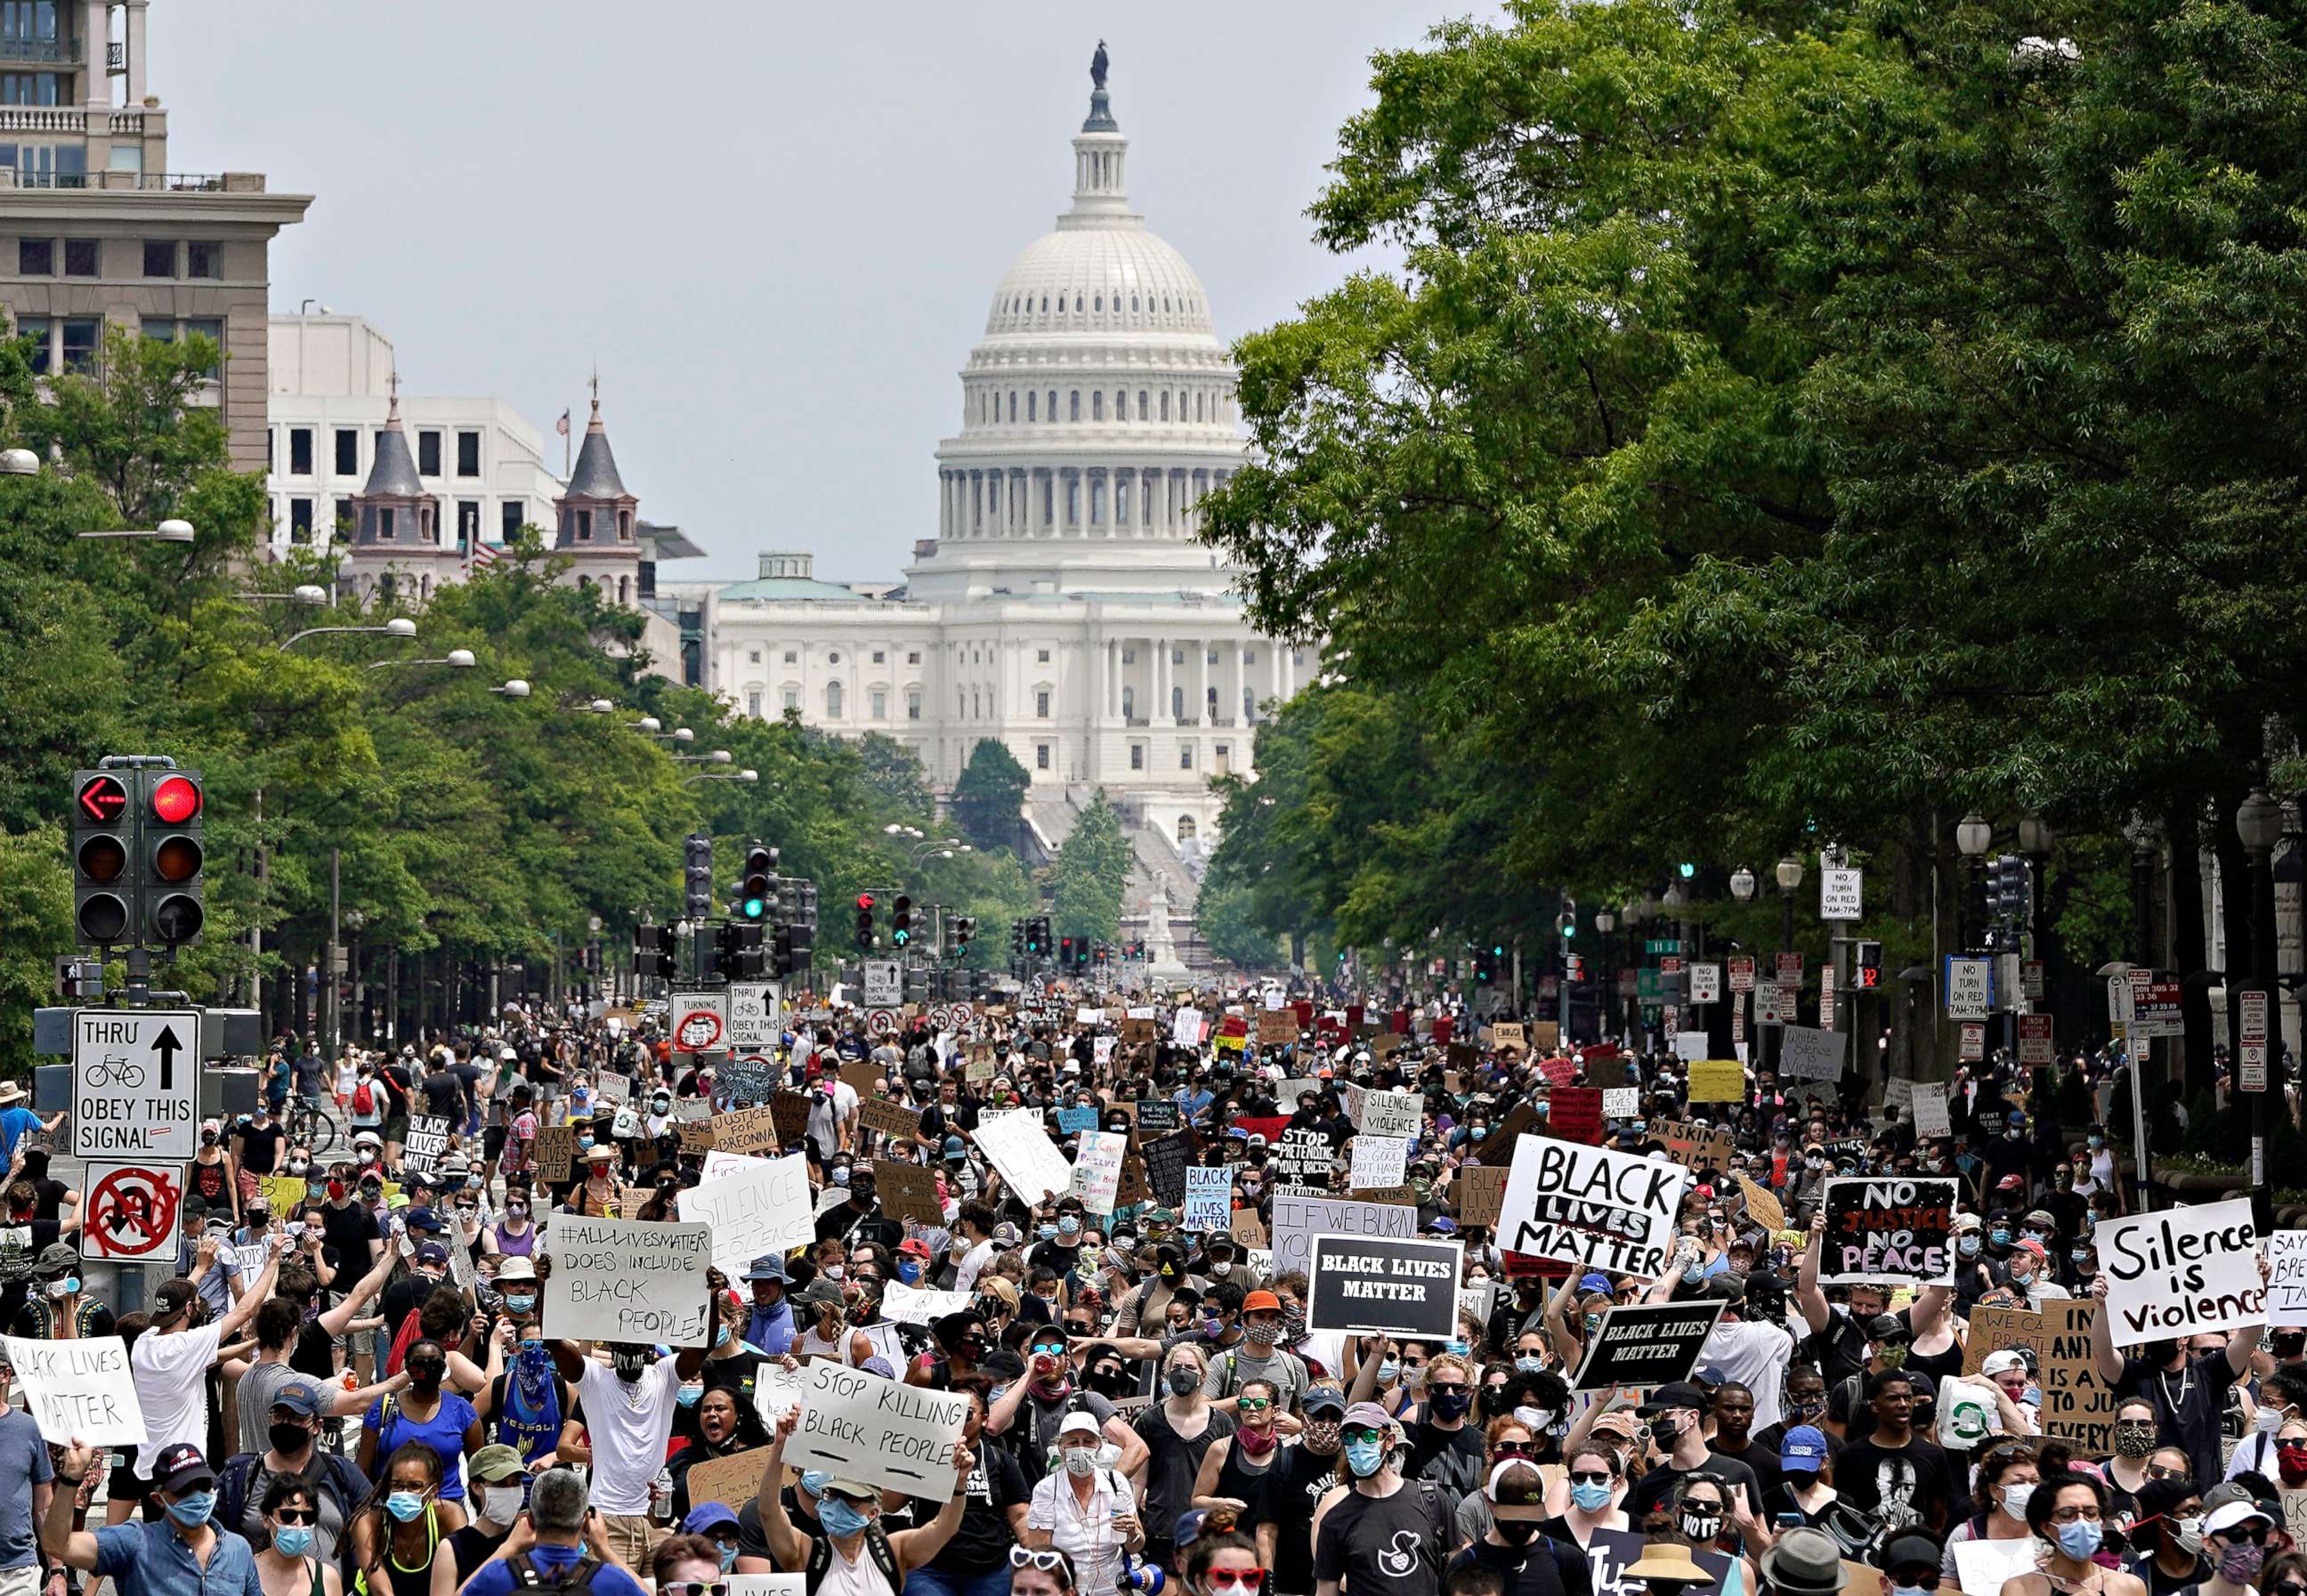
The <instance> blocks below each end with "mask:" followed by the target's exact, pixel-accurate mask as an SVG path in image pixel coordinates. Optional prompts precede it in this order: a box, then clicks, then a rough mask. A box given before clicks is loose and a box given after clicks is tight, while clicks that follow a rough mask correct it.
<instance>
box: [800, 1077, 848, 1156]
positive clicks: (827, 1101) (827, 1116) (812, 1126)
mask: <svg viewBox="0 0 2307 1596" xmlns="http://www.w3.org/2000/svg"><path fill="white" fill-rule="evenodd" d="M856 1112H857V1088H856V1087H854V1086H853V1085H850V1084H849V1083H848V1082H847V1081H845V1080H841V1079H839V1078H838V1077H836V1079H835V1080H834V1082H833V1093H832V1095H830V1096H828V1095H827V1094H824V1093H823V1092H811V1093H810V1094H809V1134H810V1135H811V1136H813V1137H816V1138H817V1145H818V1146H820V1147H822V1148H824V1149H825V1150H826V1151H827V1152H828V1153H830V1152H833V1151H834V1150H835V1149H836V1148H837V1147H839V1146H841V1127H842V1125H843V1124H844V1123H845V1121H847V1120H850V1119H852V1118H853V1117H854V1116H855V1114H856Z"/></svg>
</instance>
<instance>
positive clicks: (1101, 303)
mask: <svg viewBox="0 0 2307 1596" xmlns="http://www.w3.org/2000/svg"><path fill="white" fill-rule="evenodd" d="M1104 308H1105V296H1104V295H1102V294H1100V295H1099V296H1097V297H1096V298H1095V299H1093V300H1092V301H1091V302H1090V309H1092V310H1094V311H1102V310H1103V309H1104Z"/></svg>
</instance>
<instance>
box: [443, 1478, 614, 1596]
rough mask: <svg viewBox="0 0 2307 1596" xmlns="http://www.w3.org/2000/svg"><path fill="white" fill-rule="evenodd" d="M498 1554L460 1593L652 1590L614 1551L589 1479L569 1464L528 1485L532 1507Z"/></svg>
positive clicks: (507, 1595)
mask: <svg viewBox="0 0 2307 1596" xmlns="http://www.w3.org/2000/svg"><path fill="white" fill-rule="evenodd" d="M521 1516H522V1520H523V1522H522V1523H519V1524H516V1525H515V1526H514V1527H513V1532H512V1533H511V1535H510V1536H509V1537H508V1538H507V1539H506V1540H505V1543H504V1546H503V1547H502V1549H500V1550H499V1551H498V1553H497V1555H496V1556H495V1557H492V1558H490V1559H489V1560H488V1561H487V1562H485V1563H484V1564H482V1565H481V1566H480V1568H479V1570H478V1571H477V1572H476V1573H475V1574H474V1575H473V1577H472V1578H470V1579H468V1580H467V1581H466V1582H465V1586H464V1590H463V1591H462V1592H460V1593H459V1596H515V1593H516V1592H522V1591H527V1590H534V1589H537V1588H539V1587H542V1588H544V1589H547V1590H554V1591H559V1592H564V1593H565V1596H579V1593H580V1592H591V1596H648V1592H646V1591H645V1590H644V1589H643V1588H642V1586H641V1583H640V1582H639V1580H638V1579H635V1578H634V1577H633V1575H632V1573H631V1571H630V1570H629V1569H627V1568H626V1567H624V1566H622V1564H620V1563H619V1562H617V1560H616V1559H615V1558H614V1557H612V1556H610V1555H609V1550H608V1545H607V1543H606V1542H605V1540H602V1539H601V1536H600V1534H599V1532H598V1524H599V1520H598V1517H597V1515H596V1514H595V1513H594V1512H593V1507H592V1503H591V1501H590V1500H589V1499H588V1497H587V1493H586V1489H585V1481H584V1480H581V1479H579V1478H578V1476H577V1474H576V1472H575V1471H573V1470H570V1469H547V1470H546V1471H545V1472H544V1473H542V1474H539V1475H538V1476H537V1477H536V1484H535V1485H534V1486H532V1487H530V1488H529V1493H528V1511H527V1513H525V1514H522V1515H521Z"/></svg>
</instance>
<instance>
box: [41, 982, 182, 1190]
mask: <svg viewBox="0 0 2307 1596" xmlns="http://www.w3.org/2000/svg"><path fill="white" fill-rule="evenodd" d="M200 1049H201V1014H200V1010H199V1009H197V1008H83V1009H81V1010H80V1011H79V1012H78V1013H77V1014H75V1015H73V1117H72V1152H73V1157H75V1158H85V1159H91V1160H99V1161H102V1160H111V1161H114V1162H121V1161H128V1160H145V1161H150V1162H152V1163H185V1162H188V1161H189V1160H190V1159H191V1158H192V1156H193V1154H195V1153H197V1152H199V1151H200V1146H201V1137H200V1127H201V1118H200V1111H199V1102H198V1099H199V1093H200Z"/></svg>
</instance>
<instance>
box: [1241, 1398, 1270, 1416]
mask: <svg viewBox="0 0 2307 1596" xmlns="http://www.w3.org/2000/svg"><path fill="white" fill-rule="evenodd" d="M1235 1405H1236V1406H1237V1407H1239V1408H1240V1409H1241V1410H1242V1412H1246V1413H1263V1412H1265V1410H1266V1409H1268V1408H1270V1407H1272V1406H1273V1405H1274V1399H1273V1398H1272V1397H1270V1396H1244V1397H1239V1398H1237V1399H1236V1401H1235Z"/></svg>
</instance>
